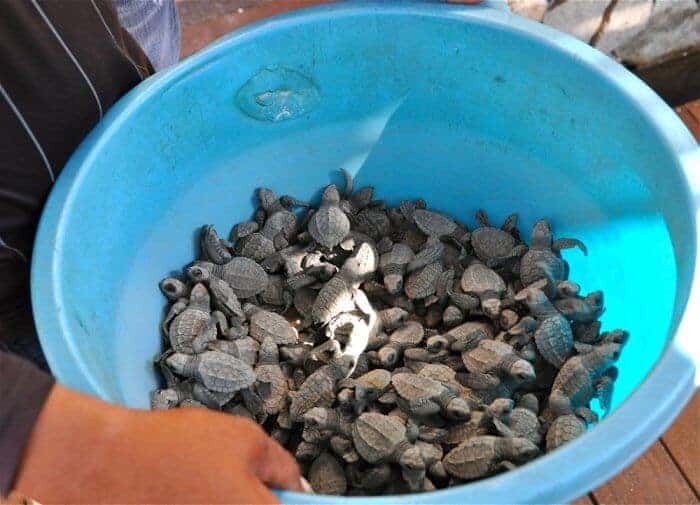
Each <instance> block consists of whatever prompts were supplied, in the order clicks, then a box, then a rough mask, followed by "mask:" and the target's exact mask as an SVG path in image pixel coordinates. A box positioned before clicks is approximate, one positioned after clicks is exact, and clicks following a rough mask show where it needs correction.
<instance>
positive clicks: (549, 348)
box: [535, 316, 574, 368]
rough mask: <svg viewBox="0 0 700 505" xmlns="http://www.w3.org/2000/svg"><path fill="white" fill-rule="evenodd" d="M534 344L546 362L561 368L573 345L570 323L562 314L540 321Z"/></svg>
mask: <svg viewBox="0 0 700 505" xmlns="http://www.w3.org/2000/svg"><path fill="white" fill-rule="evenodd" d="M535 344H536V345H537V350H538V351H539V352H540V354H541V355H542V357H543V358H544V359H545V360H547V362H549V363H550V364H552V365H554V366H555V367H557V368H561V367H562V366H563V365H564V362H565V361H566V359H567V358H568V357H569V355H570V354H571V350H572V349H573V347H574V336H573V333H572V331H571V325H570V324H569V322H568V321H567V320H566V318H565V317H563V316H553V317H548V318H546V319H544V320H542V321H540V324H539V326H538V327H537V330H535Z"/></svg>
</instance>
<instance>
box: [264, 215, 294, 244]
mask: <svg viewBox="0 0 700 505" xmlns="http://www.w3.org/2000/svg"><path fill="white" fill-rule="evenodd" d="M298 230H299V219H298V218H297V216H296V214H294V212H291V211H289V210H279V211H277V212H275V213H274V214H272V215H271V216H270V217H268V218H267V220H266V221H265V225H264V226H263V228H262V230H261V233H262V234H263V235H264V236H265V237H266V238H267V239H268V240H273V239H274V238H275V237H276V236H277V234H279V233H280V232H282V234H283V235H284V237H285V238H286V239H287V240H290V239H291V238H292V237H294V235H296V233H297V231H298Z"/></svg>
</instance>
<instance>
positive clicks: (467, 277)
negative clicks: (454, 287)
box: [460, 262, 506, 319]
mask: <svg viewBox="0 0 700 505" xmlns="http://www.w3.org/2000/svg"><path fill="white" fill-rule="evenodd" d="M460 284H461V287H462V291H464V292H465V293H467V294H471V295H474V296H477V297H478V298H479V300H480V302H481V310H482V311H483V312H484V314H486V315H487V316H488V317H490V318H492V319H497V318H498V316H499V315H500V313H501V298H503V295H504V294H505V292H506V283H505V282H504V281H503V279H502V278H501V276H500V275H498V273H496V271H494V270H491V269H490V268H488V267H487V266H486V265H484V264H483V263H477V262H475V263H472V264H471V265H469V267H468V268H467V269H466V270H465V271H464V273H463V274H462V280H461V282H460Z"/></svg>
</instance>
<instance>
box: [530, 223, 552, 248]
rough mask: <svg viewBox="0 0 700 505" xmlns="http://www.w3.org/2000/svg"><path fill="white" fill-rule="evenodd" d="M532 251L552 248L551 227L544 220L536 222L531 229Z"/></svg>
mask: <svg viewBox="0 0 700 505" xmlns="http://www.w3.org/2000/svg"><path fill="white" fill-rule="evenodd" d="M531 247H532V248H533V249H551V248H552V227H551V225H550V224H549V223H548V222H547V221H545V220H544V219H542V220H540V221H537V222H536V223H535V226H533V228H532V246H531Z"/></svg>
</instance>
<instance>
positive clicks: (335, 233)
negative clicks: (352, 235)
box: [308, 184, 350, 249]
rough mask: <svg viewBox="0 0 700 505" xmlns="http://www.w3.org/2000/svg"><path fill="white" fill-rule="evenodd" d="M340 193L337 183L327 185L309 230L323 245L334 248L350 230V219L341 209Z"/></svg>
mask: <svg viewBox="0 0 700 505" xmlns="http://www.w3.org/2000/svg"><path fill="white" fill-rule="evenodd" d="M339 203H340V193H339V192H338V188H337V187H335V185H333V184H331V185H330V186H328V187H326V189H325V190H324V191H323V196H322V197H321V206H320V207H319V209H318V210H317V211H316V212H314V214H313V216H311V219H310V220H309V224H308V230H309V233H310V234H311V236H312V237H313V239H314V240H315V241H316V242H318V243H319V244H320V245H321V246H322V247H325V248H327V249H333V248H334V247H335V246H337V245H338V244H340V242H341V240H343V239H344V238H345V236H346V235H347V234H348V232H349V231H350V220H349V219H348V217H347V216H346V215H345V213H344V212H343V211H342V210H340V207H339V206H338V204H339Z"/></svg>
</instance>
